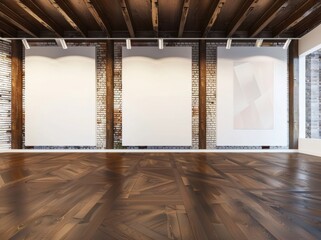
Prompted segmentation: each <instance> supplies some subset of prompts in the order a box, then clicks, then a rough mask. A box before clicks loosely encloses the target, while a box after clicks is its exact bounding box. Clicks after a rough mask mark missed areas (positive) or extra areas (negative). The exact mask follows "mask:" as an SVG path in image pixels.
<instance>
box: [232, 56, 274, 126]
mask: <svg viewBox="0 0 321 240" xmlns="http://www.w3.org/2000/svg"><path fill="white" fill-rule="evenodd" d="M233 69H234V87H233V106H234V129H240V130H241V129H247V130H251V129H253V130H268V129H273V128H274V106H273V105H274V64H273V62H272V61H271V62H234V66H233Z"/></svg>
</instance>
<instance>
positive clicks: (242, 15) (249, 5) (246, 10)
mask: <svg viewBox="0 0 321 240" xmlns="http://www.w3.org/2000/svg"><path fill="white" fill-rule="evenodd" d="M257 2H258V0H246V1H245V3H244V4H243V5H242V7H241V8H240V10H239V11H238V13H237V14H236V16H235V18H234V19H233V20H232V22H231V24H230V26H229V28H228V31H227V37H232V36H233V34H234V33H235V32H236V30H237V29H238V28H239V27H240V26H241V24H242V23H243V22H244V20H245V19H246V18H247V16H248V15H249V14H250V13H251V12H252V11H253V9H254V7H255V5H256V3H257Z"/></svg>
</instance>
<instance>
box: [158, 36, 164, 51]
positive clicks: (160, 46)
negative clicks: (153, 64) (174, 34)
mask: <svg viewBox="0 0 321 240" xmlns="http://www.w3.org/2000/svg"><path fill="white" fill-rule="evenodd" d="M158 48H159V49H164V39H162V38H160V39H158Z"/></svg>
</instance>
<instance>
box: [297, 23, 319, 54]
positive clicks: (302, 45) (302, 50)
mask: <svg viewBox="0 0 321 240" xmlns="http://www.w3.org/2000/svg"><path fill="white" fill-rule="evenodd" d="M320 48H321V25H319V26H318V27H316V28H315V29H313V30H312V31H311V32H309V33H307V34H306V35H304V36H303V37H302V38H301V39H300V40H299V55H308V54H310V53H312V52H314V51H316V50H319V49H320Z"/></svg>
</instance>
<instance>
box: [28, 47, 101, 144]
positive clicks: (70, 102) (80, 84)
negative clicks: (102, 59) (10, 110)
mask: <svg viewBox="0 0 321 240" xmlns="http://www.w3.org/2000/svg"><path fill="white" fill-rule="evenodd" d="M95 56H96V50H95V47H69V48H68V49H62V48H61V47H32V48H31V49H30V50H26V51H25V145H26V146H96V57H95Z"/></svg>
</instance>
